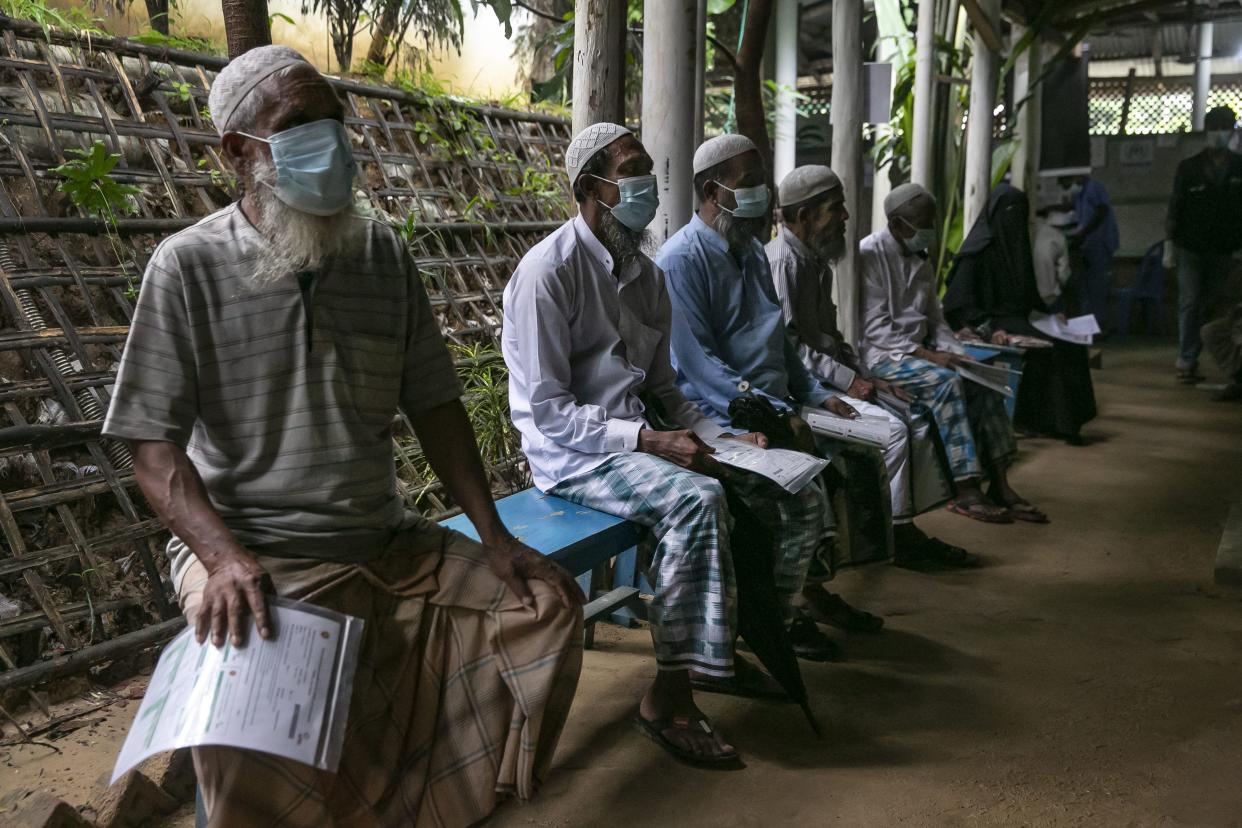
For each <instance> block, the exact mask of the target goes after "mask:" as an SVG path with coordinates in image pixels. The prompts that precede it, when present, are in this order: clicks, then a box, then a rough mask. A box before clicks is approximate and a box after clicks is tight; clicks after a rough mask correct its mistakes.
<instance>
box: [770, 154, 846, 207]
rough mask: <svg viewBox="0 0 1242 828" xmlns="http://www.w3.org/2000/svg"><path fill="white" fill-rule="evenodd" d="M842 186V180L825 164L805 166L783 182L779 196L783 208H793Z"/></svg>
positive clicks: (793, 171)
mask: <svg viewBox="0 0 1242 828" xmlns="http://www.w3.org/2000/svg"><path fill="white" fill-rule="evenodd" d="M840 186H841V179H840V178H838V177H837V174H836V173H834V172H833V171H832V170H830V169H828V168H827V167H825V166H824V165H823V164H805V165H803V166H801V167H795V168H794V169H792V170H790V171H789V174H788V175H786V176H785V178H784V180H783V181H781V186H780V187H779V188H778V189H777V195H778V196H779V197H780V204H781V206H782V207H793V206H794V205H795V204H801V203H802V202H804V201H810V200H811V199H813V198H815V196H817V195H819V194H820V193H826V192H828V191H829V190H835V189H837V188H839V187H840Z"/></svg>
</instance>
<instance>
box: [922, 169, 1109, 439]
mask: <svg viewBox="0 0 1242 828" xmlns="http://www.w3.org/2000/svg"><path fill="white" fill-rule="evenodd" d="M942 305H943V307H944V314H945V318H946V319H947V320H948V322H949V324H950V325H951V326H953V329H954V330H961V329H962V328H964V327H966V328H970V329H972V330H973V331H974V332H975V333H977V334H978V335H980V336H981V337H983V338H984V339H986V340H992V341H999V340H993V337H994V336H997V335H998V334H999V335H1000V336H1001V337H1002V338H1003V335H1004V334H1020V335H1022V336H1027V337H1036V338H1039V339H1042V340H1044V341H1047V342H1051V343H1052V347H1051V348H1029V349H1027V351H1026V355H1025V358H1024V364H1023V373H1022V382H1021V384H1020V385H1019V387H1018V399H1017V410H1016V411H1015V413H1014V427H1015V428H1017V429H1018V430H1020V431H1025V432H1031V433H1036V434H1047V435H1052V436H1055V437H1060V438H1062V439H1064V440H1067V441H1068V442H1070V443H1073V444H1080V443H1081V442H1082V437H1081V436H1080V431H1081V429H1082V427H1083V425H1084V424H1085V423H1087V422H1088V421H1090V420H1091V419H1093V418H1094V417H1095V413H1096V411H1095V390H1094V388H1093V387H1092V384H1091V368H1090V366H1089V365H1088V355H1087V348H1086V347H1085V346H1082V345H1074V344H1071V343H1069V342H1062V341H1061V340H1054V339H1049V338H1048V337H1046V336H1044V335H1043V334H1041V333H1040V332H1039V331H1037V330H1036V329H1035V328H1034V327H1033V326H1032V325H1031V323H1030V321H1029V316H1030V313H1031V311H1033V310H1035V311H1039V312H1041V313H1048V312H1049V309H1048V308H1047V306H1045V305H1044V302H1043V300H1042V299H1041V298H1040V296H1039V290H1038V288H1037V285H1036V282H1035V269H1034V266H1033V264H1032V257H1031V232H1030V207H1029V204H1028V201H1027V196H1026V193H1024V192H1022V191H1021V190H1019V189H1017V188H1016V187H1013V186H1010V185H1009V184H1005V183H1002V184H1000V185H998V186H997V187H996V188H995V189H994V190H992V194H991V196H990V197H989V198H988V209H987V212H986V213H985V214H984V215H983V216H981V217H980V218H979V220H978V221H976V222H975V226H974V227H972V228H971V230H970V234H969V235H968V236H967V237H966V240H965V242H963V243H962V247H961V249H960V250H958V252H957V255H956V256H955V257H954V261H953V267H952V269H951V270H950V272H949V278H948V287H947V289H946V291H945V295H944V299H943V302H942Z"/></svg>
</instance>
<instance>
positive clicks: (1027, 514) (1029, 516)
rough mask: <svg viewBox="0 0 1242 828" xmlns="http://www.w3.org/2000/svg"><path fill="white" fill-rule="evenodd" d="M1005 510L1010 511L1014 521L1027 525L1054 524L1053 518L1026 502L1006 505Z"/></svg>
mask: <svg viewBox="0 0 1242 828" xmlns="http://www.w3.org/2000/svg"><path fill="white" fill-rule="evenodd" d="M1005 508H1006V509H1008V510H1009V514H1011V515H1013V519H1014V520H1021V521H1024V522H1026V523H1052V519H1051V518H1049V517H1048V516H1047V515H1046V514H1044V513H1043V512H1041V511H1040V510H1039V509H1037V508H1036V507H1034V506H1032V505H1031V504H1030V503H1027V502H1026V501H1025V500H1015V501H1014V502H1013V503H1006V504H1005Z"/></svg>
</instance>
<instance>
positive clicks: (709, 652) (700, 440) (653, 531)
mask: <svg viewBox="0 0 1242 828" xmlns="http://www.w3.org/2000/svg"><path fill="white" fill-rule="evenodd" d="M565 161H566V167H567V168H568V171H569V180H570V182H571V184H572V186H573V192H574V198H575V200H576V201H577V203H578V216H577V217H575V218H573V219H571V220H569V221H568V222H566V223H565V224H564V225H562V226H561V228H560V229H558V230H556V231H555V232H553V233H552V235H550V236H548V237H547V238H546V239H544V240H543V241H541V242H540V243H539V244H537V245H536V246H535V247H533V248H532V249H531V250H530V252H528V253H527V254H526V255H525V256H524V257H523V258H522V261H521V262H520V263H519V264H518V267H517V270H516V271H515V272H514V274H513V278H512V279H510V281H509V284H508V286H507V287H506V288H505V295H504V334H503V337H502V346H503V349H504V357H505V363H506V364H507V365H508V366H509V403H510V406H511V408H512V412H513V422H514V425H516V426H517V428H518V430H519V431H520V432H521V433H522V449H523V451H524V452H525V453H526V457H527V459H528V460H529V462H530V468H531V472H532V474H533V475H534V478H535V485H537V486H538V487H539V488H540V489H542V490H543V491H546V492H550V493H552V494H554V495H557V496H558V497H562V498H565V499H566V500H569V501H571V502H573V503H579V504H582V505H585V506H589V507H591V508H594V509H598V510H600V511H602V512H608V513H610V514H614V515H617V516H619V517H623V518H626V519H627V520H632V521H634V522H636V523H639V524H641V525H643V526H645V527H647V528H648V529H649V530H650V541H652V542H651V543H645V544H644V545H643V555H644V558H645V559H646V560H645V564H646V567H645V568H646V574H647V579H648V580H649V581H650V583H651V585H652V587H653V589H654V593H655V594H654V598H653V600H652V602H651V605H650V608H649V610H648V620H649V622H650V624H651V637H652V642H653V644H654V647H655V656H656V665H657V673H656V678H655V681H654V682H653V683H652V685H651V687H650V688H649V689H648V690H647V693H646V694H645V695H644V696H643V699H642V701H641V702H640V704H639V709H638V711H637V713H636V715H635V719H636V723H637V724H638V725H639V726H640V727H641V728H642V730H643V731H644V732H645V733H646V734H647V735H648V736H649V737H650V738H651V739H652V740H654V741H655V742H656V743H657V744H659V745H660V746H661V747H663V748H664V749H665V750H667V751H668V752H669V753H670V754H672V755H673V756H676V757H677V758H679V759H681V760H683V761H686V762H689V763H692V764H697V765H710V766H716V767H722V766H723V767H738V754H737V751H736V750H735V749H734V748H733V746H732V745H730V744H729V743H728V742H727V741H726V740H725V738H724V737H723V735H722V734H721V733H720V732H719V731H717V730H715V729H714V728H713V727H712V725H711V724H710V722H709V721H708V719H707V716H706V715H704V713H703V712H702V711H701V710H700V709H699V708H698V706H697V705H696V704H695V701H694V697H693V693H692V689H691V688H692V687H699V688H701V689H705V690H709V691H717V692H735V693H738V694H742V695H774V696H777V697H781V698H783V697H784V693H783V692H782V691H780V689H779V687H777V686H776V685H775V684H774V682H773V681H772V679H771V678H770V677H768V676H766V675H765V674H764V673H762V672H761V671H760V670H759V669H758V668H757V667H755V666H753V665H751V664H749V663H748V662H746V661H744V660H742V659H740V658H738V657H737V656H736V654H735V652H734V639H735V638H736V635H737V632H736V630H737V608H736V601H737V590H736V586H735V583H734V580H733V569H732V559H731V557H730V552H729V542H730V529H731V520H730V515H729V512H728V507H727V504H726V502H725V496H724V492H723V489H722V486H721V483H720V482H719V481H718V480H717V479H715V477H714V476H713V475H718V474H719V473H720V468H719V466H718V465H717V463H716V461H714V460H713V459H712V453H713V450H712V449H711V448H710V447H709V446H708V445H707V444H706V443H705V441H706V440H714V439H717V438H722V437H732V438H736V439H742V440H749V441H751V442H755V443H757V444H761V445H762V444H763V442H764V441H763V439H762V437H760V436H759V435H753V434H734V433H733V432H731V431H730V430H728V429H725V428H722V427H720V426H718V425H716V424H715V423H713V422H712V421H711V420H709V419H707V418H706V417H704V416H703V415H702V414H700V413H699V412H698V410H697V409H695V407H694V406H693V405H691V404H690V403H689V402H687V400H686V399H685V397H683V396H682V394H681V392H680V391H679V390H678V389H677V385H676V382H675V375H674V373H673V369H672V366H671V364H670V358H669V339H670V327H671V325H672V319H671V310H670V306H669V298H668V293H667V292H666V290H665V287H664V276H663V274H662V273H661V272H660V270H659V268H657V267H656V266H655V264H654V263H653V262H652V261H651V259H650V258H649V257H648V256H647V255H646V254H644V253H643V252H642V251H643V246H644V239H645V237H646V233H645V228H646V226H647V225H648V224H649V223H650V222H651V219H652V217H653V216H654V215H655V211H656V209H657V205H658V199H657V196H656V179H655V176H654V175H652V174H651V170H652V160H651V156H649V155H648V154H647V151H646V150H645V149H643V145H642V144H641V143H639V141H638V139H637V138H635V137H634V136H633V135H632V134H631V133H630V131H629V130H628V129H626V128H625V127H623V126H619V125H617V124H609V123H600V124H594V125H592V126H590V127H587V128H586V129H585V130H583V131H582V132H581V133H580V134H579V135H578V136H577V137H575V138H574V140H573V142H572V143H571V144H570V146H569V149H568V151H567V152H566V156H565ZM661 428H663V429H664V430H660V429H661ZM730 481H731V483H730V485H731V486H733V487H735V491H736V492H737V493H738V494H739V495H740V496H741V497H742V498H743V500H744V501H745V502H746V503H747V505H748V506H749V507H750V509H751V511H752V512H753V513H755V514H756V516H758V517H759V519H760V520H762V521H763V522H764V524H765V525H766V527H767V529H768V530H769V531H771V532H772V534H773V537H774V540H775V545H776V560H775V566H774V569H775V586H776V590H777V593H778V595H779V597H781V598H783V599H784V602H785V604H786V605H788V603H789V600H790V598H791V597H792V596H793V595H794V594H795V593H797V591H798V590H799V589H800V588H801V585H802V582H803V580H804V579H805V577H806V571H807V567H808V565H809V563H810V559H811V556H812V555H813V554H814V552H815V550H816V548H817V545H818V542H819V539H820V537H821V536H822V535H823V531H824V529H823V516H824V510H825V498H824V493H823V490H822V489H821V488H820V486H819V484H818V483H817V482H814V481H812V482H811V483H810V484H809V485H808V486H807V487H806V488H804V489H802V490H801V491H800V492H798V493H797V494H793V495H791V494H787V493H785V492H784V490H782V489H780V488H779V487H778V486H776V485H775V484H773V483H770V482H769V481H768V480H767V479H766V478H762V477H760V476H758V475H755V474H749V473H745V472H739V473H737V474H736V475H731V476H730ZM791 637H792V638H793V640H794V645H795V651H796V652H798V654H799V655H800V656H802V657H804V658H814V659H820V660H822V659H825V658H827V657H829V656H830V655H832V652H831V649H832V646H831V645H832V642H831V641H830V640H829V639H827V637H825V636H824V635H823V634H822V633H820V632H819V630H818V629H817V628H816V627H815V624H814V622H811V621H810V620H809V619H800V620H795V621H794V622H793V625H792V627H791Z"/></svg>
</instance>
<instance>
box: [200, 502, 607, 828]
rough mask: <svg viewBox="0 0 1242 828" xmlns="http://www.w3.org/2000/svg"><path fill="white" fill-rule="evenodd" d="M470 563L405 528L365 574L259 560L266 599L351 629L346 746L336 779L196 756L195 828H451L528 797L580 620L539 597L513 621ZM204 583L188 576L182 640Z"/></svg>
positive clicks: (435, 538) (549, 595) (416, 529)
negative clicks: (200, 805) (290, 601)
mask: <svg viewBox="0 0 1242 828" xmlns="http://www.w3.org/2000/svg"><path fill="white" fill-rule="evenodd" d="M481 551H482V547H481V546H479V544H477V543H475V542H474V541H472V540H469V539H468V538H466V537H465V536H463V535H460V534H458V533H456V532H452V531H449V530H447V529H444V528H443V527H441V526H439V525H437V524H435V523H432V522H430V521H427V520H424V519H422V518H417V519H412V520H411V522H410V525H409V526H408V527H406V528H405V529H403V531H400V532H398V533H397V534H396V535H395V536H394V539H393V541H392V542H391V543H390V544H389V546H388V548H387V549H386V550H385V551H384V553H383V554H382V555H381V556H380V557H379V558H377V559H375V560H372V561H368V562H366V563H357V564H345V563H334V562H327V561H321V560H308V559H295V558H283V557H282V558H276V557H271V556H264V555H260V556H259V558H258V560H259V563H260V564H261V565H262V566H263V567H264V569H266V570H267V572H268V574H270V575H271V577H272V582H273V583H274V584H275V586H276V591H277V592H278V593H279V594H281V595H283V596H285V597H287V598H294V599H297V600H301V601H309V602H310V603H313V604H318V605H320V606H324V607H329V608H331V609H334V610H337V611H339V612H344V613H348V614H350V615H354V616H357V617H359V618H362V619H363V621H364V622H365V626H364V627H363V639H362V649H361V652H360V653H359V657H358V669H357V673H356V674H355V676H354V689H353V698H352V699H351V701H350V709H349V720H348V725H347V729H346V734H345V747H344V751H343V753H342V755H341V762H340V766H339V768H338V771H337V773H335V774H332V773H327V772H324V771H319V770H316V769H315V768H312V767H310V766H308V765H303V764H300V763H298V762H293V761H289V760H285V759H280V758H277V757H275V756H272V755H269V754H265V753H259V752H257V751H250V750H239V749H236V748H224V747H209V748H195V749H194V765H195V770H196V771H197V774H198V783H199V788H200V789H201V791H202V794H203V800H204V803H205V805H206V808H207V817H208V823H209V824H210V825H212V826H227V828H250V826H308V828H309V827H310V826H316V828H318V826H324V825H332V826H337V828H343V827H344V826H378V825H419V826H424V825H426V826H465V825H473V824H474V823H476V822H479V821H480V820H482V819H484V818H486V817H487V816H488V814H490V813H491V812H492V810H493V809H494V808H495V807H496V805H497V803H498V802H499V801H500V800H502V799H503V798H504V797H506V796H509V795H513V796H516V797H518V798H519V799H523V800H524V799H529V798H530V797H531V796H532V795H533V794H534V793H535V791H536V789H537V788H538V786H539V783H540V781H541V780H542V778H543V777H544V776H545V774H546V773H547V770H548V767H549V765H550V764H551V762H552V754H553V752H554V751H555V749H556V743H557V741H558V739H559V738H560V734H561V729H562V727H563V726H564V724H565V719H566V717H567V716H568V715H569V707H570V704H571V702H572V701H573V697H574V690H575V689H576V687H577V684H578V671H579V669H580V668H581V665H582V612H581V610H580V609H573V610H568V609H565V608H564V607H563V606H562V605H561V603H560V601H559V599H558V598H557V597H556V595H555V593H554V592H553V591H552V589H551V588H550V587H548V586H546V585H545V584H543V583H541V582H531V583H530V587H531V592H532V593H533V594H534V597H535V603H534V605H533V606H531V607H526V606H523V605H522V603H521V602H520V601H519V600H518V599H517V598H516V597H514V595H513V594H512V593H511V592H510V591H509V590H508V589H507V588H506V587H505V585H504V583H503V582H502V581H500V579H498V578H497V577H496V576H495V574H493V573H492V571H491V569H490V568H488V566H487V563H486V561H485V560H484V559H483V557H482V555H481ZM206 582H207V572H206V570H205V569H204V568H203V565H202V564H201V563H199V562H197V561H195V562H194V563H193V564H191V565H190V567H189V569H188V571H187V572H186V574H185V576H184V578H183V579H182V582H181V592H180V599H181V605H182V609H183V611H184V613H185V616H186V620H187V621H189V623H190V624H191V625H193V623H194V618H195V616H196V615H197V614H198V610H199V607H200V605H201V601H202V590H203V587H204V586H205V585H206Z"/></svg>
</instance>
